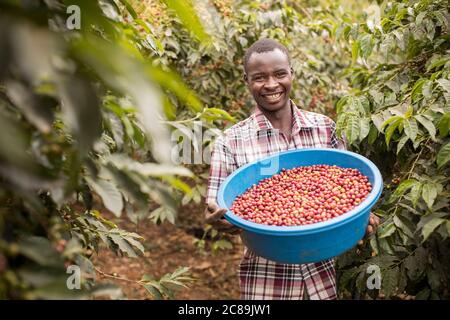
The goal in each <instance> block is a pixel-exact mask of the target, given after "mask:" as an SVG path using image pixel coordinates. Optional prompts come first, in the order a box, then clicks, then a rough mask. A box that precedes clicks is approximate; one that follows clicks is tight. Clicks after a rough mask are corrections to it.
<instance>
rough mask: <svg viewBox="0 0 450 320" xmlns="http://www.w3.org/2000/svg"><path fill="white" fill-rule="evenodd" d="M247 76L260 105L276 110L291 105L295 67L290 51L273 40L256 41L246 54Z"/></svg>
mask: <svg viewBox="0 0 450 320" xmlns="http://www.w3.org/2000/svg"><path fill="white" fill-rule="evenodd" d="M244 70H245V75H244V79H245V81H246V83H247V85H248V88H249V90H250V92H251V94H252V95H253V98H254V99H255V101H256V103H257V104H258V106H259V107H260V108H262V109H263V110H265V111H268V112H275V111H278V110H280V109H282V108H283V107H288V106H289V94H290V92H291V86H292V79H293V76H294V74H293V70H292V68H291V63H290V58H289V53H288V51H287V49H286V47H284V46H283V45H282V44H280V43H278V42H277V41H275V40H272V39H261V40H258V41H256V42H255V43H253V44H252V45H251V46H250V47H249V48H248V49H247V51H246V53H245V57H244Z"/></svg>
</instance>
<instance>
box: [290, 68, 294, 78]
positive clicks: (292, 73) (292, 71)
mask: <svg viewBox="0 0 450 320" xmlns="http://www.w3.org/2000/svg"><path fill="white" fill-rule="evenodd" d="M291 75H292V77H294V69H293V68H292V67H291Z"/></svg>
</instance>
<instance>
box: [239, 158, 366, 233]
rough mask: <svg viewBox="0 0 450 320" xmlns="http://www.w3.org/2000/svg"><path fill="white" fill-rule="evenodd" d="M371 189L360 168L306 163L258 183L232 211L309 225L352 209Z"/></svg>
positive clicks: (286, 223) (274, 222)
mask: <svg viewBox="0 0 450 320" xmlns="http://www.w3.org/2000/svg"><path fill="white" fill-rule="evenodd" d="M371 190H372V186H371V184H370V182H369V181H368V179H367V177H366V176H364V175H362V174H361V172H359V171H358V170H357V169H351V168H341V167H338V166H330V165H313V166H303V167H297V168H293V169H289V170H286V169H283V170H281V172H280V173H279V174H275V175H274V176H272V177H270V178H266V179H263V180H261V181H260V182H259V183H258V184H257V185H256V184H254V185H253V186H252V187H250V188H249V189H248V190H247V191H246V192H245V193H244V194H242V195H240V196H238V197H237V198H236V199H235V201H234V202H233V205H232V207H231V211H232V212H233V213H234V214H236V215H237V216H239V217H241V218H243V219H246V220H249V221H253V222H256V223H261V224H265V225H273V226H299V225H307V224H312V223H318V222H322V221H326V220H329V219H332V218H334V217H338V216H340V215H342V214H344V213H346V212H348V211H350V210H351V209H353V208H354V207H355V206H357V205H358V204H360V203H361V202H362V201H363V200H364V199H365V198H366V197H367V195H368V194H369V193H370V191H371Z"/></svg>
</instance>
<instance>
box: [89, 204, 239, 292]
mask: <svg viewBox="0 0 450 320" xmlns="http://www.w3.org/2000/svg"><path fill="white" fill-rule="evenodd" d="M202 210H203V207H201V206H198V205H188V206H185V207H183V208H181V209H180V211H179V213H178V219H177V221H176V224H177V225H176V226H175V225H173V224H171V223H169V222H167V221H166V222H164V223H162V224H161V225H156V224H155V223H153V222H152V221H150V220H146V221H143V222H140V223H139V225H138V226H136V225H135V224H134V223H132V222H131V221H130V220H129V219H128V218H127V217H126V216H123V217H121V218H115V217H114V216H113V215H111V214H108V213H104V216H105V218H108V219H110V220H112V221H114V222H115V223H116V224H117V225H118V226H119V227H120V228H122V229H125V230H127V231H133V232H137V233H138V234H140V235H141V236H143V237H144V238H145V241H144V247H145V249H146V251H145V254H144V255H143V256H140V257H138V258H128V257H120V256H117V255H116V254H115V253H114V252H112V251H110V250H107V249H101V250H100V251H99V254H98V256H96V257H95V258H94V261H93V262H94V265H95V266H96V267H97V268H98V270H100V271H101V273H98V280H97V281H98V282H99V283H114V284H116V285H118V286H119V287H121V288H122V291H123V293H124V295H125V296H126V298H127V299H153V297H152V296H151V295H150V294H149V293H148V292H147V291H146V289H145V288H143V287H142V286H141V285H139V284H135V283H132V282H129V281H124V280H119V279H115V278H113V277H110V276H109V275H113V276H114V277H120V278H126V279H130V280H140V279H141V277H142V275H144V274H148V275H151V276H152V277H153V278H155V279H159V278H160V277H162V276H163V275H164V274H166V273H172V272H174V271H175V270H176V269H177V267H178V266H186V267H190V275H191V276H192V277H193V278H195V279H196V280H195V281H194V282H192V283H190V284H189V285H188V288H187V289H184V288H183V289H181V290H179V291H177V293H176V294H175V299H180V300H181V299H183V300H184V299H185V300H192V299H200V300H212V299H214V300H219V299H220V300H223V299H239V283H238V277H237V267H238V264H239V261H240V259H241V256H242V251H243V246H242V243H241V240H240V238H239V237H231V238H228V239H229V240H230V241H231V242H232V243H233V248H232V249H225V250H219V251H217V252H216V253H214V252H213V251H212V250H211V248H210V247H211V242H212V241H211V239H208V238H207V239H206V246H205V249H203V250H201V249H199V248H198V247H197V246H196V245H195V240H196V239H199V238H201V237H202V235H203V228H204V225H203V223H202V216H203V213H202Z"/></svg>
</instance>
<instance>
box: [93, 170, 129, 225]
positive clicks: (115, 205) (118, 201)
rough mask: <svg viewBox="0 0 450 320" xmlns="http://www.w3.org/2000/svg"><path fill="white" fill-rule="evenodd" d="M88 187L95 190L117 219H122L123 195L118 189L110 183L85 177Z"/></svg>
mask: <svg viewBox="0 0 450 320" xmlns="http://www.w3.org/2000/svg"><path fill="white" fill-rule="evenodd" d="M85 179H86V182H87V183H88V185H89V186H90V187H91V188H92V189H94V191H95V193H97V194H98V195H99V196H100V197H101V198H102V201H103V205H104V206H105V207H106V209H108V210H109V211H111V212H112V213H114V215H115V216H116V217H120V215H121V214H122V209H123V200H122V194H121V193H120V192H119V190H118V189H117V187H116V186H115V185H114V184H112V183H111V182H110V181H107V180H103V179H98V180H93V179H91V178H89V177H85Z"/></svg>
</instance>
